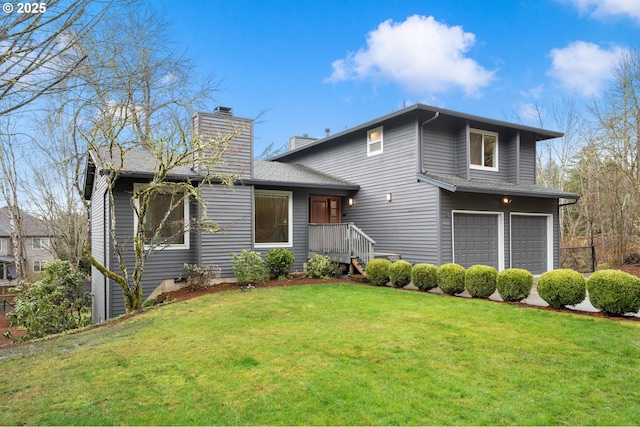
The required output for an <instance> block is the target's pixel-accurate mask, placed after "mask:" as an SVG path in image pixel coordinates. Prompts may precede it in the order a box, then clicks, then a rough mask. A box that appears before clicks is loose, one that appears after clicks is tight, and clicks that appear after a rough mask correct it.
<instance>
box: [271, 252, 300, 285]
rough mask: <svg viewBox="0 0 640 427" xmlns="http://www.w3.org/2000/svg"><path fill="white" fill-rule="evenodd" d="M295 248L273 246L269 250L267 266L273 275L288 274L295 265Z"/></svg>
mask: <svg viewBox="0 0 640 427" xmlns="http://www.w3.org/2000/svg"><path fill="white" fill-rule="evenodd" d="M294 260H295V258H294V256H293V250H292V249H287V248H273V249H269V252H267V268H268V269H269V275H270V276H271V277H272V278H273V277H280V276H286V275H287V274H289V270H291V266H293V261H294Z"/></svg>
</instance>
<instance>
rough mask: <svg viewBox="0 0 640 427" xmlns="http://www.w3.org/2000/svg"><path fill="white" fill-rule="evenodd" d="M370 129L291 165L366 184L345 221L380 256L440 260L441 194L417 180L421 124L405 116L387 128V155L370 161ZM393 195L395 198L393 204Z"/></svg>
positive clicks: (345, 214) (294, 159) (293, 160)
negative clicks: (438, 212)
mask: <svg viewBox="0 0 640 427" xmlns="http://www.w3.org/2000/svg"><path fill="white" fill-rule="evenodd" d="M371 127H372V128H375V127H377V125H372V126H371ZM425 128H426V126H425ZM367 130H369V129H363V130H362V131H361V132H355V133H353V134H350V135H347V136H346V137H345V138H344V140H342V141H340V144H335V145H334V146H333V147H332V148H330V149H329V150H330V152H329V151H327V152H319V151H318V150H314V151H315V152H314V153H299V154H298V155H296V156H295V157H292V158H290V159H288V161H289V162H290V163H300V164H304V165H306V166H309V167H312V168H314V169H317V170H320V171H322V172H325V173H328V174H331V175H334V176H337V177H339V178H342V179H345V180H348V181H351V182H355V183H357V184H358V185H360V190H359V191H358V193H357V194H356V195H355V205H354V206H351V207H349V206H343V211H342V213H343V218H342V220H343V222H353V223H355V224H356V225H357V226H358V227H360V228H361V229H362V230H363V231H364V232H365V233H367V234H368V235H369V236H370V237H371V238H373V239H374V240H375V241H376V246H375V250H376V251H377V252H390V253H397V254H400V255H401V256H402V258H404V259H407V260H409V261H410V262H430V261H431V260H434V259H436V258H437V252H438V249H437V242H436V239H437V227H436V218H437V215H435V212H436V210H437V202H436V201H437V191H435V190H434V189H433V188H430V186H428V185H425V184H422V183H418V182H417V180H416V169H417V167H416V166H417V159H418V151H417V150H418V143H417V135H418V128H417V123H416V122H415V120H410V119H407V118H403V120H399V121H394V122H391V123H387V124H385V126H384V129H383V139H384V149H383V153H382V154H379V155H375V156H370V157H367V140H366V137H367ZM387 193H391V194H392V195H393V201H392V202H391V203H389V202H387V201H386V195H387Z"/></svg>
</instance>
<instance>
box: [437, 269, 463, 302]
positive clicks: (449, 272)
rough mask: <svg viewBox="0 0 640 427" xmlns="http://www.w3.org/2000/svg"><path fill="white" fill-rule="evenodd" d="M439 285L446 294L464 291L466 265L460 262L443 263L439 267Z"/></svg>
mask: <svg viewBox="0 0 640 427" xmlns="http://www.w3.org/2000/svg"><path fill="white" fill-rule="evenodd" d="M436 274H437V276H438V287H440V290H441V291H442V292H444V293H445V294H449V295H455V294H459V293H460V292H462V291H464V267H463V266H461V265H459V264H454V263H449V264H442V265H441V266H440V267H438V271H437V273H436Z"/></svg>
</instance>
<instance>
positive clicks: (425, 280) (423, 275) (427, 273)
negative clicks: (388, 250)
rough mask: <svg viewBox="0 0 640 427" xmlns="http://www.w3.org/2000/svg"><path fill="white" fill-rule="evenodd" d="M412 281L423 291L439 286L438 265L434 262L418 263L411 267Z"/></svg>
mask: <svg viewBox="0 0 640 427" xmlns="http://www.w3.org/2000/svg"><path fill="white" fill-rule="evenodd" d="M411 281H412V282H413V284H414V285H415V286H417V287H418V289H420V290H421V291H428V290H429V289H433V288H436V287H437V286H438V267H436V266H435V265H433V264H416V265H414V266H413V268H412V269H411Z"/></svg>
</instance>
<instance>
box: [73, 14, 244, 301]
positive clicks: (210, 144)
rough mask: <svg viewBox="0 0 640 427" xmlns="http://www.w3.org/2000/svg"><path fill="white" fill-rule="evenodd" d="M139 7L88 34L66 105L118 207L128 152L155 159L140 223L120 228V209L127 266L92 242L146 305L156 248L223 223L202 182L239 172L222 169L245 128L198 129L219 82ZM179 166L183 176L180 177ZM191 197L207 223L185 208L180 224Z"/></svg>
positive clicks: (138, 202) (135, 199) (116, 238)
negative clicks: (210, 132) (203, 75)
mask: <svg viewBox="0 0 640 427" xmlns="http://www.w3.org/2000/svg"><path fill="white" fill-rule="evenodd" d="M135 12H136V13H126V14H121V15H120V16H118V17H117V19H109V20H104V21H103V22H102V23H100V25H98V26H97V27H96V28H95V29H94V31H92V32H91V34H90V36H89V37H87V38H86V39H85V40H83V42H82V46H81V49H82V55H83V56H86V58H87V59H86V60H85V61H84V62H83V64H82V65H81V66H80V67H78V69H77V71H76V73H75V75H74V78H75V79H77V80H79V81H80V82H81V84H77V85H75V87H77V88H79V90H77V91H76V92H75V93H74V94H73V96H72V97H70V98H69V101H68V102H67V103H66V104H65V109H66V113H65V114H67V115H68V116H72V117H73V130H74V132H73V135H72V140H73V141H74V142H75V147H76V149H77V150H79V152H81V150H82V148H83V147H86V149H87V151H88V152H89V153H90V154H91V159H92V161H93V162H94V163H95V166H96V169H97V171H98V178H97V179H100V180H101V182H102V183H103V184H104V185H105V187H106V194H107V198H108V203H109V206H110V212H115V207H116V195H115V190H116V186H117V185H118V183H119V180H120V178H121V175H122V173H123V171H124V170H125V169H126V168H127V166H129V163H128V162H129V161H130V160H131V159H132V158H134V157H136V156H137V158H140V156H141V153H143V154H142V155H143V156H144V158H145V159H147V160H146V163H148V164H149V165H151V166H150V169H149V181H148V183H147V184H146V185H145V186H143V187H139V188H136V189H134V191H133V194H131V196H130V203H131V206H132V208H133V210H134V212H135V217H136V220H135V223H136V227H135V230H136V231H135V233H134V234H133V235H131V236H124V237H123V236H122V235H118V233H117V232H116V230H117V224H116V220H117V219H116V215H115V214H112V215H111V217H110V221H111V223H110V227H109V228H110V242H111V246H112V247H111V250H112V251H113V253H114V255H115V257H116V259H117V261H118V266H119V268H118V269H117V270H116V271H113V270H111V269H110V268H109V266H106V265H103V264H102V263H101V262H100V261H98V260H97V259H96V258H95V257H94V256H93V255H92V254H91V252H90V251H87V255H88V257H89V260H90V261H91V263H92V264H93V265H94V266H95V268H96V269H97V270H99V271H100V272H101V273H102V274H104V275H105V276H106V277H108V278H110V279H111V280H113V281H114V282H116V283H118V285H119V286H120V287H121V288H122V292H123V295H124V299H125V305H126V309H127V311H128V312H131V311H134V310H137V309H139V308H140V307H141V306H142V276H143V272H144V268H145V263H146V261H147V259H148V258H149V257H150V256H151V255H152V254H153V252H154V251H156V250H157V249H158V248H160V247H162V246H164V245H166V244H167V243H170V242H171V241H172V240H173V239H175V238H176V237H177V236H179V235H180V234H183V233H184V232H185V231H186V230H189V229H193V228H194V227H199V228H200V229H205V230H207V231H210V232H216V231H219V229H220V228H219V227H218V226H217V224H216V223H215V222H213V221H211V220H208V219H207V217H206V208H205V204H204V201H203V200H202V198H201V193H200V188H201V187H202V186H203V185H208V184H210V183H212V182H214V181H215V182H223V183H225V184H230V183H231V182H232V181H233V176H231V175H221V174H218V173H217V171H218V168H219V166H221V165H222V163H223V157H224V155H225V153H226V151H227V149H228V143H229V141H230V140H231V139H232V138H234V137H235V136H236V135H237V134H238V133H240V132H242V129H237V128H230V130H229V133H226V134H222V135H217V136H216V137H214V138H212V139H206V138H203V137H202V136H200V135H194V134H193V133H192V129H191V123H192V120H191V117H192V115H193V113H194V112H195V111H196V109H200V108H206V105H207V103H208V102H209V101H211V99H212V94H213V93H215V89H216V85H215V83H214V82H213V81H212V80H206V81H204V82H203V83H202V84H201V85H197V86H196V85H194V84H193V81H194V69H193V66H192V64H191V62H190V61H189V60H188V58H186V57H184V56H182V55H179V54H176V52H175V51H174V50H173V49H171V48H170V46H171V45H170V39H169V37H168V34H169V31H168V27H167V24H166V22H165V20H164V19H163V17H162V16H159V15H157V14H154V13H152V12H149V11H147V10H145V9H144V7H142V6H141V5H137V7H136V8H135ZM185 171H186V172H185ZM176 173H180V174H181V179H179V180H178V179H172V177H173V176H174V175H175V174H176ZM185 173H186V176H185ZM76 183H79V181H76ZM158 199H162V201H163V203H164V204H165V206H164V207H165V208H166V210H165V211H164V212H163V215H161V216H160V221H159V224H155V227H154V228H149V227H148V223H149V222H151V221H150V215H151V213H150V205H151V203H152V202H153V201H154V200H156V201H157V200H158ZM190 201H195V202H196V203H198V204H199V205H200V207H201V212H202V214H201V217H200V218H199V219H198V220H197V223H192V222H190V221H188V219H187V218H185V222H184V223H180V224H175V223H174V222H173V220H174V218H173V215H172V213H173V212H175V211H176V210H178V209H181V207H182V206H184V204H185V203H189V202H190ZM155 214H156V215H157V212H156V213H155ZM156 218H157V217H156ZM131 252H133V255H134V261H133V265H131V261H130V258H129V257H130V254H131ZM128 260H129V261H128Z"/></svg>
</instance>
